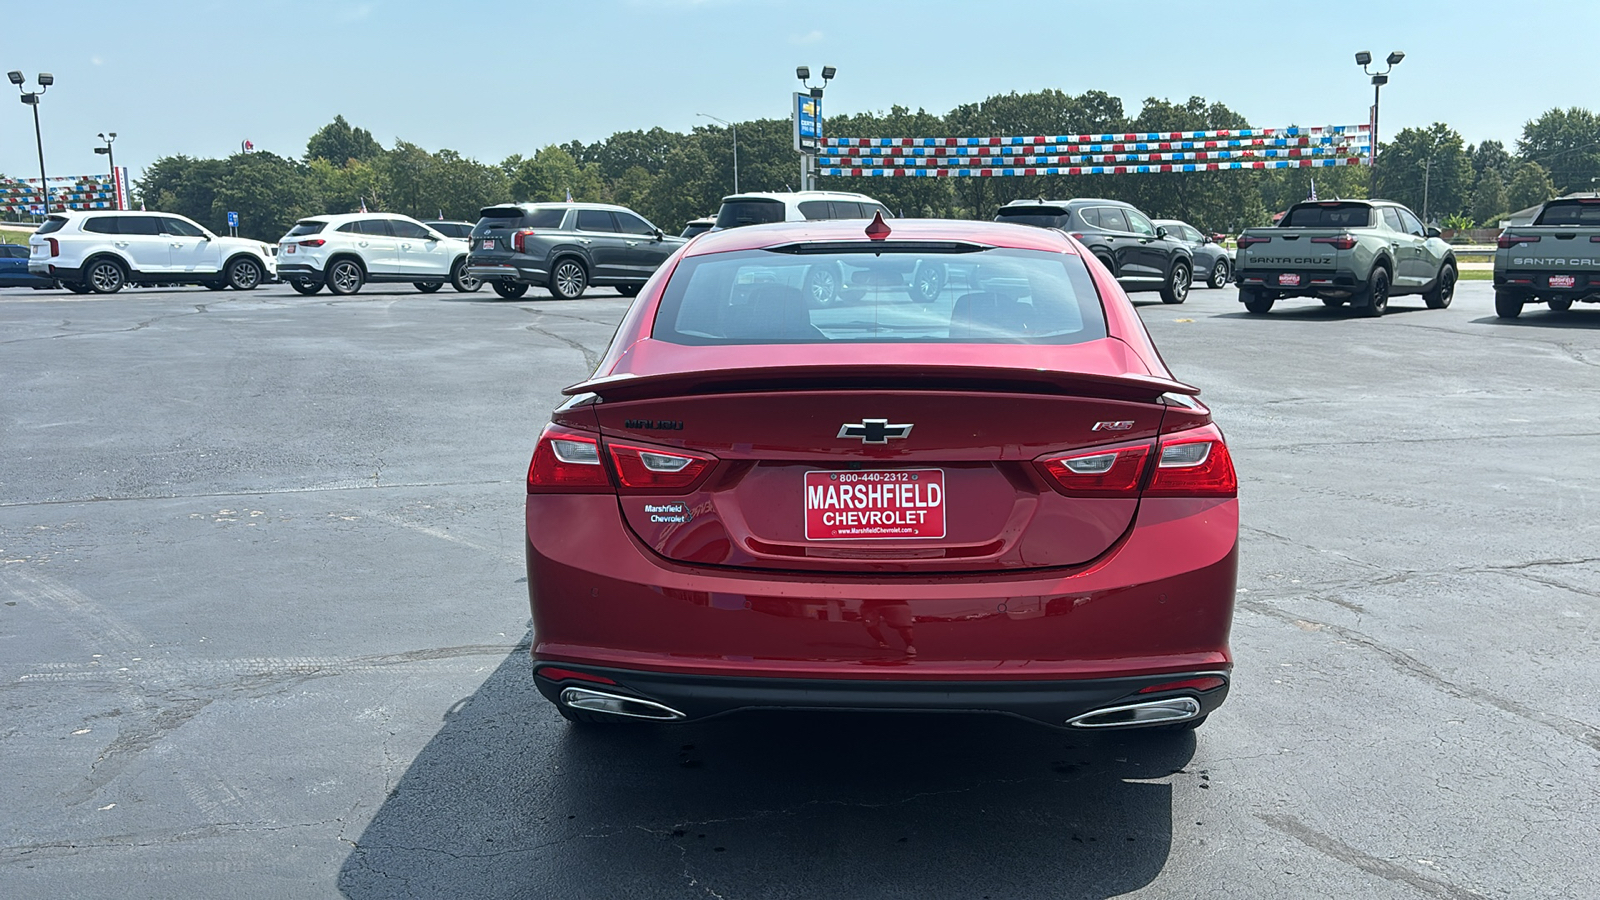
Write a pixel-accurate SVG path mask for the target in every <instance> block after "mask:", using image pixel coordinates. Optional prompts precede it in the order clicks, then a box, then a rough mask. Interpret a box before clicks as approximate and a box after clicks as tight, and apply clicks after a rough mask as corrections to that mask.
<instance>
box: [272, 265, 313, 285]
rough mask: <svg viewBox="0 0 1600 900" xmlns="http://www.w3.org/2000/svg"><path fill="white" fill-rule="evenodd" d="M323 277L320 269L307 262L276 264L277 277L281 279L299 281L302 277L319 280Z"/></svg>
mask: <svg viewBox="0 0 1600 900" xmlns="http://www.w3.org/2000/svg"><path fill="white" fill-rule="evenodd" d="M323 277H324V276H323V274H322V270H321V269H320V268H318V267H317V266H314V265H310V264H307V263H279V264H278V278H279V279H280V280H282V281H301V280H303V279H310V280H312V281H321V280H322V279H323Z"/></svg>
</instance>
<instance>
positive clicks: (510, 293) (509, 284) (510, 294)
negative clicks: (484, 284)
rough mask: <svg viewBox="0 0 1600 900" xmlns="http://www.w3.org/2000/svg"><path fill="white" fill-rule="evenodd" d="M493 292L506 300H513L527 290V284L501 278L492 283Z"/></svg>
mask: <svg viewBox="0 0 1600 900" xmlns="http://www.w3.org/2000/svg"><path fill="white" fill-rule="evenodd" d="M494 292H495V293H496V294H499V295H500V296H502V297H504V298H506V299H507V300H515V299H517V298H518V297H521V296H522V295H523V294H526V293H527V292H528V286H527V285H525V284H523V283H522V282H520V281H507V280H505V279H504V278H501V279H499V280H498V281H496V282H495V283H494Z"/></svg>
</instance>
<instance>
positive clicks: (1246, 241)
mask: <svg viewBox="0 0 1600 900" xmlns="http://www.w3.org/2000/svg"><path fill="white" fill-rule="evenodd" d="M1271 240H1272V238H1269V237H1248V236H1243V237H1240V238H1239V239H1238V240H1237V241H1234V242H1233V245H1234V246H1235V247H1237V248H1239V249H1240V250H1243V249H1244V248H1246V247H1253V246H1255V245H1256V244H1266V243H1269V242H1271Z"/></svg>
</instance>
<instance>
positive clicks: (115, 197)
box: [0, 166, 128, 216]
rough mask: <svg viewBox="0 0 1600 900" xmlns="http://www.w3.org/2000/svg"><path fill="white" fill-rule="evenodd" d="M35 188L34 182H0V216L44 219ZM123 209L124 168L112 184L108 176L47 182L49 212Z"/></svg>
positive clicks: (125, 191) (62, 177) (55, 178)
mask: <svg viewBox="0 0 1600 900" xmlns="http://www.w3.org/2000/svg"><path fill="white" fill-rule="evenodd" d="M38 185H39V179H37V178H10V179H5V180H0V213H17V214H21V215H29V216H42V215H44V214H45V209H44V202H43V201H44V192H43V191H41V190H40V189H39V186H38ZM127 207H128V169H127V167H126V166H117V178H116V180H115V181H113V180H112V179H111V176H109V175H59V176H51V178H50V212H63V211H66V210H73V209H126V208H127Z"/></svg>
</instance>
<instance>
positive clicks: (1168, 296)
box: [994, 199, 1194, 303]
mask: <svg viewBox="0 0 1600 900" xmlns="http://www.w3.org/2000/svg"><path fill="white" fill-rule="evenodd" d="M994 220H995V221H996V222H1012V223H1015V224H1017V225H1034V226H1037V227H1039V228H1057V229H1060V230H1061V231H1065V232H1067V233H1068V234H1071V235H1072V236H1073V237H1075V238H1077V239H1078V240H1079V241H1080V242H1081V243H1082V244H1083V245H1084V246H1085V247H1088V248H1089V252H1091V253H1093V254H1094V255H1095V258H1096V259H1098V260H1100V262H1102V263H1104V264H1105V267H1106V268H1107V269H1110V270H1111V274H1112V275H1114V276H1116V279H1117V283H1118V284H1121V285H1122V289H1123V290H1125V291H1127V292H1128V293H1130V294H1131V293H1133V292H1134V291H1160V292H1161V300H1162V302H1163V303H1182V302H1183V301H1185V300H1187V299H1189V284H1190V282H1192V281H1193V280H1194V256H1193V254H1192V253H1191V252H1190V250H1189V248H1188V247H1187V246H1186V245H1185V244H1184V243H1183V242H1182V241H1181V240H1178V237H1179V236H1178V235H1176V234H1174V235H1172V236H1171V237H1168V236H1167V229H1165V228H1158V227H1156V226H1155V225H1154V224H1152V223H1151V221H1150V217H1149V216H1146V215H1145V214H1144V213H1142V212H1140V211H1139V210H1137V209H1135V208H1134V207H1133V206H1132V205H1131V204H1128V203H1122V202H1120V201H1117V200H1093V199H1080V200H1064V201H1052V200H1013V201H1012V202H1010V203H1007V204H1006V205H1005V206H1002V207H1000V211H999V212H998V213H996V214H995V217H994Z"/></svg>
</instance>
